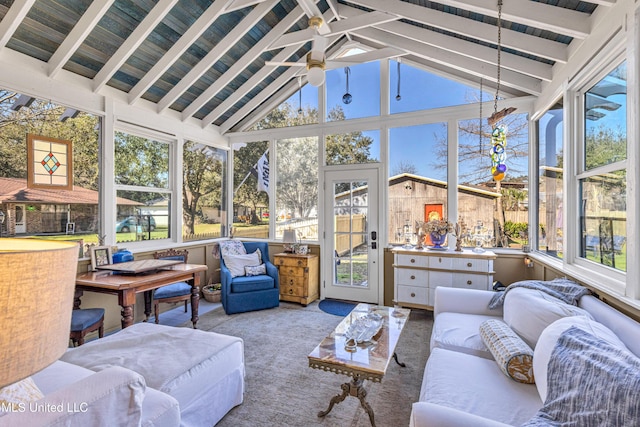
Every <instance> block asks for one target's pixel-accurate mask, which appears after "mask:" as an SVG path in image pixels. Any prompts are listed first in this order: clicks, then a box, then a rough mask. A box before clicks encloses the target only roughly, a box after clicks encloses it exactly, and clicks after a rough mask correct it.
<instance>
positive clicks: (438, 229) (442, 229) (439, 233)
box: [425, 219, 453, 249]
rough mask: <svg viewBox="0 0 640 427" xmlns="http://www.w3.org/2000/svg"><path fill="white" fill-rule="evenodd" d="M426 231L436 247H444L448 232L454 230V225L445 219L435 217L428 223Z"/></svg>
mask: <svg viewBox="0 0 640 427" xmlns="http://www.w3.org/2000/svg"><path fill="white" fill-rule="evenodd" d="M425 231H426V232H427V233H428V234H429V237H430V238H431V243H433V248H434V249H442V245H443V244H444V242H445V240H446V239H447V234H448V233H451V232H452V231H453V225H452V224H451V223H450V222H449V221H447V220H444V219H434V220H431V221H429V222H427V223H426V225H425Z"/></svg>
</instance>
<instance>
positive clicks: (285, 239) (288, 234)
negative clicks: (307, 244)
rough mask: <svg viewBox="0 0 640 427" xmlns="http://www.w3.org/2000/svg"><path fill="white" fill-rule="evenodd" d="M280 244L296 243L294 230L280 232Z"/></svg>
mask: <svg viewBox="0 0 640 427" xmlns="http://www.w3.org/2000/svg"><path fill="white" fill-rule="evenodd" d="M282 243H297V240H296V232H295V230H284V231H283V232H282Z"/></svg>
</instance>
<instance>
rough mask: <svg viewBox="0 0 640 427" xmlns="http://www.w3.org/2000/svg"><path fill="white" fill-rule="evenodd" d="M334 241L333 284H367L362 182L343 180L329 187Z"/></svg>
mask: <svg viewBox="0 0 640 427" xmlns="http://www.w3.org/2000/svg"><path fill="white" fill-rule="evenodd" d="M333 195H334V196H333V199H334V205H333V218H334V227H333V229H334V234H335V235H334V242H335V249H334V253H335V260H334V262H335V264H334V265H335V271H334V274H335V277H334V283H335V284H339V285H345V286H357V287H358V286H359V287H368V286H369V285H368V276H369V257H368V236H367V208H368V201H369V188H368V186H367V183H366V182H361V181H343V182H336V183H335V184H334V186H333Z"/></svg>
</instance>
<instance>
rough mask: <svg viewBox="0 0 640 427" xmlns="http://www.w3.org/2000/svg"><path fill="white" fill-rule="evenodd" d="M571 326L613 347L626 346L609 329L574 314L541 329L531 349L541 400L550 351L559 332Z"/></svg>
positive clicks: (545, 383)
mask: <svg viewBox="0 0 640 427" xmlns="http://www.w3.org/2000/svg"><path fill="white" fill-rule="evenodd" d="M572 326H575V327H577V328H580V329H582V330H584V331H586V332H588V333H590V334H591V335H594V336H595V337H597V338H600V339H602V340H604V341H607V342H608V343H609V344H611V345H613V346H615V347H620V348H623V349H626V348H627V347H626V346H625V345H624V343H623V342H622V341H620V338H618V336H617V335H616V334H614V333H613V331H611V329H609V328H607V327H606V326H604V325H603V324H602V323H598V322H596V321H595V320H593V319H590V318H588V317H585V316H574V317H565V318H562V319H559V320H556V321H555V322H553V323H552V324H551V325H549V326H548V327H547V328H546V329H545V330H544V331H542V334H541V335H540V339H539V340H538V345H537V346H536V348H535V350H534V351H533V374H534V375H535V377H536V387H537V388H538V394H539V395H540V399H541V400H542V401H543V402H544V401H545V400H546V399H547V366H548V365H549V358H550V357H551V352H552V351H553V349H554V347H555V346H556V341H558V338H559V337H560V334H562V333H563V332H564V331H566V330H567V329H569V328H571V327H572Z"/></svg>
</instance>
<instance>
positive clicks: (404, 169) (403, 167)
mask: <svg viewBox="0 0 640 427" xmlns="http://www.w3.org/2000/svg"><path fill="white" fill-rule="evenodd" d="M403 173H410V174H413V175H416V174H417V173H418V167H417V166H416V165H415V164H413V163H410V162H404V161H402V160H401V161H400V162H399V163H397V164H396V165H395V166H394V167H393V171H392V172H391V175H401V174H403Z"/></svg>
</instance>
